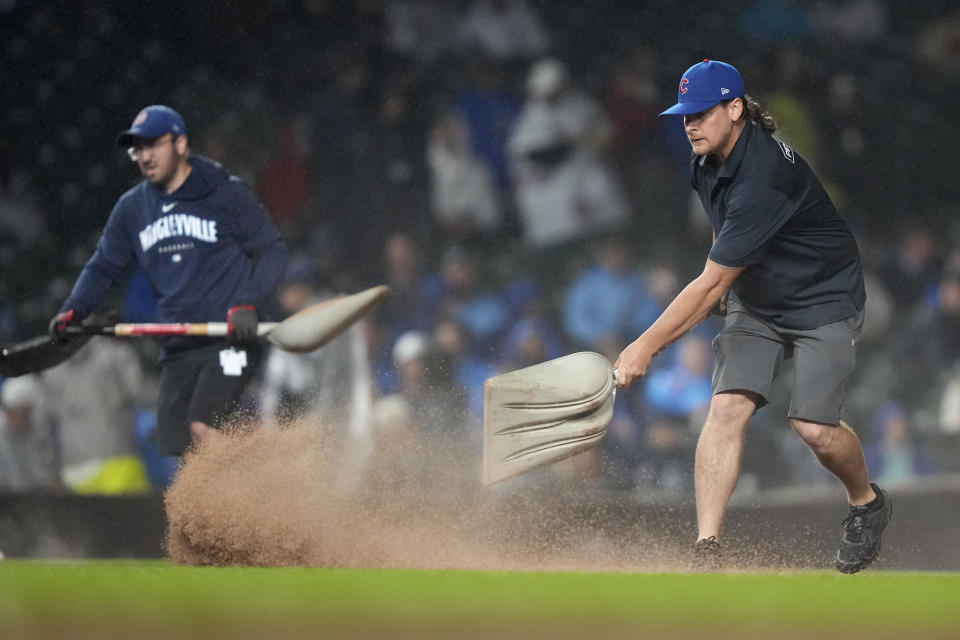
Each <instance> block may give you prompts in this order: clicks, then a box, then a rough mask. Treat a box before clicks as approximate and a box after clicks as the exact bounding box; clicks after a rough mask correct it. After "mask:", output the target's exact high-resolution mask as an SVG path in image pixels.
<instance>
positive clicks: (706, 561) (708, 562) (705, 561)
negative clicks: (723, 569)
mask: <svg viewBox="0 0 960 640" xmlns="http://www.w3.org/2000/svg"><path fill="white" fill-rule="evenodd" d="M721 559H722V555H721V553H720V543H719V542H717V537H716V536H710V537H709V538H701V539H699V540H697V542H696V543H695V544H694V545H693V568H694V569H695V570H697V571H717V570H718V569H720V565H721Z"/></svg>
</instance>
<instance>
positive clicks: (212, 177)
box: [151, 154, 232, 200]
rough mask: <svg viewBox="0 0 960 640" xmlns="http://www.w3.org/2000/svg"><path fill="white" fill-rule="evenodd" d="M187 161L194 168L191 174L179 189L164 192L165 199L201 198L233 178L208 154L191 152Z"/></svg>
mask: <svg viewBox="0 0 960 640" xmlns="http://www.w3.org/2000/svg"><path fill="white" fill-rule="evenodd" d="M187 162H189V163H190V166H191V167H192V169H193V170H192V171H191V172H190V175H188V176H187V179H186V180H185V181H184V182H183V184H182V185H180V188H179V189H177V190H176V191H174V192H173V193H170V194H167V193H163V197H164V199H170V200H199V199H200V198H204V197H206V196H207V195H209V194H210V193H211V192H212V191H213V190H214V189H216V188H217V186H218V185H220V184H222V183H223V182H226V181H227V180H230V179H231V178H232V176H231V175H230V173H229V172H228V171H227V170H226V169H224V168H223V166H222V165H221V164H220V163H219V162H217V161H216V160H211V159H210V158H207V157H206V156H201V155H197V154H190V156H189V157H188V158H187ZM151 186H152V185H151ZM153 188H155V189H157V190H158V191H161V193H162V190H160V189H159V188H158V187H153Z"/></svg>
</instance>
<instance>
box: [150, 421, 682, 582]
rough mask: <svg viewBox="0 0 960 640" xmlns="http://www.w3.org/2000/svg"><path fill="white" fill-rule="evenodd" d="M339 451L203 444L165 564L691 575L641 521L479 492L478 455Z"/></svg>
mask: <svg viewBox="0 0 960 640" xmlns="http://www.w3.org/2000/svg"><path fill="white" fill-rule="evenodd" d="M347 449H349V448H347ZM345 450H346V449H345V448H344V446H343V443H342V442H337V441H335V440H334V439H333V438H331V437H330V436H329V435H328V434H325V432H324V431H323V430H322V429H319V428H318V427H317V425H311V424H307V423H299V424H296V425H294V426H291V427H288V428H285V429H283V430H279V431H265V430H262V429H233V430H228V431H227V432H225V433H223V434H218V436H217V437H214V438H211V439H208V440H207V441H205V442H203V443H202V444H201V445H200V446H198V447H197V448H196V449H194V450H193V451H191V452H189V453H188V454H187V455H186V456H185V458H184V464H183V466H182V468H181V470H180V472H179V474H178V475H177V478H176V480H175V482H174V483H173V485H172V486H171V487H170V488H169V489H168V491H167V493H166V495H165V506H166V511H167V518H168V530H167V537H166V547H167V553H168V555H169V557H170V558H171V559H172V560H173V561H175V562H177V563H181V564H186V565H241V566H326V567H334V566H335V567H409V568H472V569H522V570H590V571H598V570H607V571H676V570H683V569H685V568H686V566H687V564H686V563H687V560H686V558H685V556H686V554H685V553H681V552H679V550H678V548H677V547H676V545H671V544H670V543H669V542H665V539H669V538H670V536H663V535H661V532H650V531H648V530H647V528H646V527H645V526H644V522H643V518H642V514H638V517H637V518H636V520H635V521H634V522H633V523H632V524H629V525H624V524H623V523H622V520H623V518H622V517H621V518H612V517H608V516H609V514H607V513H605V510H604V508H602V507H591V508H587V509H586V510H584V508H583V507H582V503H581V506H580V507H576V508H574V507H571V504H570V501H569V500H563V499H557V497H556V496H555V494H556V492H555V491H535V490H534V491H522V490H519V491H512V492H511V491H509V490H505V489H503V488H502V487H496V488H494V490H490V489H484V488H482V487H481V486H480V484H479V476H480V470H479V465H480V461H479V455H477V453H476V452H474V453H473V455H472V456H471V455H467V454H464V453H462V452H460V453H458V451H457V448H456V447H444V446H443V445H442V444H440V443H437V442H432V443H431V446H430V447H423V446H409V443H407V444H404V443H398V442H393V443H390V446H388V447H386V448H385V449H384V450H381V451H374V452H373V453H372V454H370V455H368V456H365V457H364V459H363V461H362V462H350V459H351V456H349V455H345V454H344V451H345ZM548 496H553V497H548ZM614 521H618V522H619V523H620V524H617V525H615V526H609V527H608V526H607V525H606V524H605V523H609V522H614ZM687 547H688V545H683V549H686V548H687Z"/></svg>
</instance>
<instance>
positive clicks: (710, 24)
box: [0, 0, 960, 493]
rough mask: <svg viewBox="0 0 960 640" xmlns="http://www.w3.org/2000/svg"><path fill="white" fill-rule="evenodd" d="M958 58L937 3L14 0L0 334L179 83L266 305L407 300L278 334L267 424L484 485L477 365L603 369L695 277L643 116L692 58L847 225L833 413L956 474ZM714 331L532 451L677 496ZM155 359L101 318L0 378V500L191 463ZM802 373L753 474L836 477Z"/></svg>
mask: <svg viewBox="0 0 960 640" xmlns="http://www.w3.org/2000/svg"><path fill="white" fill-rule="evenodd" d="M958 47H960V11H958V9H957V8H956V6H955V4H954V3H952V2H947V1H945V0H933V1H930V2H922V3H900V2H894V1H892V0H836V1H833V2H794V1H790V0H756V1H753V0H744V1H741V2H731V3H708V4H706V5H704V4H703V3H693V2H675V1H673V0H669V1H668V0H648V1H627V0H611V1H608V2H598V1H584V2H553V1H550V2H548V1H546V0H543V1H536V0H451V1H447V0H356V1H354V2H348V1H341V0H275V1H271V2H264V1H261V0H237V1H235V2H230V3H223V2H218V1H216V0H194V1H193V2H178V1H174V2H165V3H130V2H121V1H119V0H117V1H115V2H114V1H108V0H77V1H75V2H31V1H26V0H25V1H21V2H17V1H16V0H7V1H6V2H0V78H2V82H0V101H2V109H0V119H2V124H0V269H2V274H3V275H2V277H0V340H2V342H3V343H4V344H9V343H13V342H16V341H19V340H23V339H27V338H30V337H32V336H35V335H38V334H41V333H43V332H44V331H45V329H46V321H47V320H48V319H49V318H50V317H51V316H52V315H53V314H54V313H55V312H56V310H57V305H59V304H60V302H61V301H62V300H63V299H64V298H65V297H66V294H67V288H68V287H69V286H70V284H71V283H72V282H73V280H74V279H75V277H76V274H77V273H78V271H79V268H80V267H81V266H82V264H83V261H84V260H86V258H87V257H88V256H89V255H90V254H91V252H92V249H93V246H94V244H95V242H96V239H97V237H98V234H99V230H100V229H101V228H102V226H103V224H104V222H105V220H106V216H107V214H108V213H109V211H110V208H111V207H112V205H113V203H114V201H115V200H116V198H117V197H118V196H119V195H120V194H121V193H122V192H123V191H124V190H125V189H127V188H128V187H129V186H130V185H132V184H133V183H134V182H135V181H137V180H138V179H139V176H138V174H137V171H136V167H135V165H133V164H131V163H130V161H129V160H128V159H127V157H126V155H125V154H124V153H123V151H122V150H119V149H117V148H116V147H115V146H114V139H115V136H116V134H117V133H118V132H119V131H120V130H121V129H124V128H126V127H127V126H128V125H129V122H130V120H131V118H132V117H133V116H134V115H135V114H136V113H137V111H138V110H139V109H140V108H142V107H143V106H145V105H148V104H156V103H163V104H167V105H169V106H171V107H173V108H175V109H177V110H178V111H180V113H181V114H183V116H184V118H185V120H186V122H187V124H188V128H189V131H190V137H189V139H190V143H191V147H192V149H193V150H194V151H195V152H198V153H202V154H204V155H208V156H210V157H212V158H214V159H217V160H219V161H221V162H222V163H223V164H224V165H225V166H227V167H228V168H229V169H230V170H231V171H233V172H234V173H236V174H238V175H239V176H241V177H242V178H244V179H245V180H247V181H248V182H249V183H250V184H251V185H253V186H254V187H255V189H256V191H257V193H258V195H259V197H260V199H261V200H262V202H263V203H264V205H265V206H266V208H267V209H268V210H269V212H270V213H271V214H272V215H273V216H274V218H275V220H276V222H277V223H278V225H279V226H280V228H281V230H282V232H283V234H284V236H285V238H286V240H287V242H288V243H289V245H290V247H291V254H292V255H293V258H292V260H291V262H290V265H289V267H288V269H287V274H286V276H285V278H284V282H283V285H282V287H281V289H280V290H279V291H278V295H277V302H276V308H275V309H274V310H272V313H273V315H274V319H279V318H282V317H284V316H285V315H288V314H289V313H292V312H294V311H296V310H297V309H299V308H302V307H303V306H305V305H307V304H310V303H311V302H314V301H317V300H322V299H324V298H327V297H329V296H331V295H335V294H337V293H343V292H354V291H358V290H360V289H361V288H364V287H367V286H372V285H374V284H380V283H385V284H388V285H390V287H391V288H392V289H393V291H394V294H395V295H394V297H393V299H392V300H391V301H390V302H389V304H387V305H386V306H385V307H383V308H381V309H380V310H379V311H378V313H376V314H375V315H373V316H371V317H370V318H368V319H367V320H365V321H364V322H362V323H360V324H358V325H357V326H356V327H354V328H353V329H351V330H350V331H348V332H347V333H345V334H344V335H343V336H341V337H340V338H338V339H337V340H336V341H335V342H333V343H331V344H330V345H329V346H328V347H325V348H323V349H321V350H319V351H317V352H315V353H314V354H310V355H307V356H300V355H292V354H287V353H283V352H280V351H274V352H273V353H272V354H271V356H270V357H269V359H268V360H267V362H266V363H265V366H264V367H263V370H262V372H261V373H260V374H259V375H258V377H257V381H256V385H255V386H254V387H252V388H251V390H250V394H249V396H250V398H249V402H250V406H251V408H252V409H254V410H256V411H258V412H259V414H260V416H261V420H262V424H263V426H264V428H278V427H282V425H283V424H285V423H288V422H291V421H294V420H298V419H304V418H306V419H308V420H309V419H314V420H315V421H316V422H318V423H322V424H325V425H327V426H328V428H336V429H339V430H341V431H342V432H343V435H344V437H346V438H349V439H351V441H352V442H354V445H353V448H352V449H351V451H353V452H354V453H353V454H352V455H358V456H365V457H368V458H369V457H370V456H374V458H373V459H376V458H375V456H377V455H379V454H381V453H382V452H383V450H384V449H390V450H392V451H394V452H396V451H401V450H404V449H405V448H409V450H410V451H413V450H420V451H427V452H428V453H427V454H426V455H430V453H429V452H430V451H431V450H432V451H441V450H446V449H443V447H446V446H450V447H453V449H454V450H456V451H459V452H460V453H461V454H463V458H462V459H463V460H465V461H467V462H466V468H468V469H469V471H470V473H473V472H474V471H475V472H476V476H475V477H476V478H477V479H478V478H479V460H480V436H481V427H480V425H481V420H482V412H483V407H482V403H483V382H484V380H485V379H486V378H488V377H489V376H491V375H495V374H496V373H499V372H504V371H510V370H514V369H517V368H520V367H524V366H527V365H531V364H535V363H538V362H542V361H544V360H547V359H550V358H554V357H558V356H560V355H564V354H566V353H571V352H573V351H578V350H593V351H598V352H600V353H602V354H604V355H606V356H608V357H609V358H610V359H611V360H613V359H615V358H616V356H617V354H618V353H619V352H620V350H621V349H622V348H623V347H624V346H625V345H626V344H627V343H628V342H629V341H630V340H632V339H633V338H635V337H636V336H637V335H639V334H640V333H641V332H642V331H643V330H644V329H645V328H646V327H647V326H648V325H649V324H650V323H651V322H652V321H653V320H654V319H655V318H656V317H657V316H658V314H659V313H660V312H661V311H662V309H663V307H664V305H665V303H667V302H669V300H671V299H672V296H673V295H675V294H676V293H677V291H678V288H679V287H682V286H683V285H684V284H685V283H686V282H687V281H688V280H689V279H690V278H692V277H693V276H695V275H696V274H697V273H699V270H700V269H701V268H702V265H703V261H704V259H705V256H706V253H707V250H708V247H709V243H710V229H709V227H708V225H707V221H706V217H705V216H704V215H703V212H702V210H701V209H700V205H699V202H698V201H697V200H695V198H694V194H693V193H692V191H691V190H690V188H689V145H688V143H687V141H686V138H685V136H684V133H683V130H682V127H681V126H680V124H679V122H678V121H677V120H675V119H661V118H658V117H657V114H658V113H659V112H660V111H661V110H662V109H663V108H665V107H666V106H668V105H669V104H671V103H672V101H673V98H674V96H673V93H674V91H675V86H676V81H677V78H678V77H679V74H680V73H681V72H682V71H683V69H685V68H687V67H688V66H690V65H691V64H693V63H694V62H696V61H698V60H700V59H702V58H705V57H711V58H717V59H721V60H725V61H728V62H730V63H733V64H734V65H736V66H737V67H738V68H739V69H740V71H741V72H742V74H743V75H744V79H745V83H746V86H747V90H748V91H749V92H750V93H752V94H753V95H754V96H755V97H757V98H759V99H760V101H761V102H762V103H763V104H764V105H765V106H767V107H768V108H770V110H771V111H772V112H773V114H774V115H775V116H776V117H777V118H778V121H779V129H778V132H779V133H778V135H779V136H781V137H783V138H784V139H786V141H788V142H789V143H790V144H791V145H792V146H794V147H795V148H796V149H797V150H798V151H799V152H800V153H801V154H802V155H803V156H804V157H805V158H806V159H807V160H808V161H809V162H810V163H811V165H813V166H814V168H815V170H816V171H817V173H818V174H819V175H820V176H821V178H822V179H823V180H824V183H825V184H826V185H827V186H828V188H829V191H830V194H831V196H832V198H833V200H834V202H835V204H836V205H837V207H838V209H839V210H840V211H841V213H842V215H843V216H844V217H845V219H846V220H847V221H848V223H849V224H850V225H851V227H852V228H853V230H854V232H855V234H856V236H857V239H858V241H859V243H860V248H861V253H862V256H863V259H864V265H865V271H866V277H867V291H868V303H867V305H868V308H867V324H866V326H865V329H864V335H863V338H862V342H861V344H860V348H859V356H858V357H859V362H858V372H857V375H856V377H855V379H854V380H852V381H851V385H850V389H849V396H848V401H847V406H846V414H847V415H846V417H847V420H848V422H849V423H850V424H851V426H852V427H853V428H854V429H855V430H856V431H857V433H858V434H859V436H860V437H861V439H862V440H863V441H864V449H865V452H866V454H867V456H868V458H869V459H868V464H869V466H870V470H871V473H872V474H873V475H874V477H875V478H876V479H877V481H878V482H880V483H881V484H883V485H884V486H888V485H890V486H893V485H895V483H897V482H910V481H913V480H915V479H917V478H918V477H921V476H924V475H927V474H931V473H936V472H951V471H954V472H955V471H960V233H958V232H960V226H958V225H957V223H956V222H955V219H957V216H956V215H955V214H956V212H957V210H958V207H960V204H958V202H960V201H958V199H957V187H956V184H957V183H956V176H955V172H956V166H955V163H954V162H952V161H951V160H950V159H951V158H952V157H953V151H954V150H955V149H956V148H958V145H957V142H958V137H960V133H958V131H960V130H958V129H957V127H956V126H955V125H954V120H955V118H954V117H953V116H954V113H953V112H954V111H955V107H956V104H957V100H958V98H960V62H958V57H957V55H956V53H957V51H958ZM152 303H153V301H152V292H151V291H150V287H149V284H148V283H147V282H146V281H145V278H144V277H143V275H142V274H139V273H133V274H131V276H130V281H129V283H127V284H126V285H125V286H124V287H121V288H120V290H119V292H118V295H117V296H116V299H115V300H114V301H113V308H115V309H117V310H119V311H120V312H121V315H122V316H123V317H124V319H126V320H127V321H131V322H144V321H149V320H150V319H151V313H152ZM197 320H198V321H201V320H207V319H197ZM210 320H213V319H210ZM716 322H717V320H716V319H710V320H708V321H706V322H705V323H704V324H703V325H701V326H700V327H698V328H697V329H696V330H695V331H694V332H692V333H691V334H690V335H689V336H687V337H686V338H684V339H683V340H681V341H680V342H678V343H677V344H676V345H674V346H673V347H671V348H670V349H669V350H667V351H666V352H665V353H664V354H662V355H661V356H660V357H659V358H658V359H657V360H656V362H655V367H654V368H653V370H652V371H651V372H650V373H649V375H647V376H646V378H645V379H644V380H643V381H642V383H641V384H636V385H634V386H633V387H631V389H630V390H629V391H628V392H623V393H620V394H618V397H617V403H616V413H615V416H614V420H613V423H612V424H611V426H610V430H609V434H608V436H607V437H606V438H605V439H604V441H603V444H602V447H600V448H599V449H597V450H596V451H594V452H592V453H590V454H586V455H583V456H579V457H577V458H574V459H573V460H571V461H570V463H569V464H566V465H557V467H556V468H555V469H552V470H551V471H550V473H554V474H568V475H571V476H577V477H579V478H582V480H583V482H586V483H593V484H596V485H597V486H602V487H605V488H615V489H618V490H625V491H633V490H646V491H649V490H660V491H663V492H666V493H669V492H684V491H686V490H687V489H688V488H689V487H690V486H691V484H692V461H693V453H692V452H693V446H694V444H695V442H696V438H697V433H698V430H699V428H700V425H701V424H702V420H703V417H704V411H705V409H706V407H707V405H708V403H709V397H710V375H711V370H712V351H711V346H710V340H711V338H712V336H713V335H714V333H715V331H716V330H717V324H716ZM153 355H154V354H153V353H152V350H151V346H150V343H149V342H147V341H145V340H144V341H129V342H126V341H121V340H115V341H111V340H109V339H105V338H96V339H94V340H92V341H91V342H90V343H89V344H88V345H87V346H85V347H84V349H83V350H81V351H80V352H79V353H78V354H77V355H76V356H75V357H74V358H72V359H71V360H70V361H68V362H66V363H64V364H62V365H60V366H58V367H56V368H54V369H51V370H48V371H46V372H44V373H43V374H42V375H38V376H26V377H20V378H12V379H8V380H6V381H4V382H3V385H2V389H0V391H2V413H0V490H30V489H49V490H71V491H77V492H81V493H84V492H86V493H91V492H92V493H129V492H138V491H146V490H150V489H151V488H157V487H162V486H164V485H165V484H166V483H167V482H169V480H170V478H171V477H172V474H173V473H175V470H176V461H174V460H170V459H165V458H160V457H158V456H156V455H155V454H154V453H152V452H151V445H150V438H149V434H150V429H151V426H152V403H153V402H154V397H155V389H154V385H155V376H154V374H153V369H152V366H151V358H152V357H153ZM789 375H790V373H789V369H788V370H787V371H786V372H785V373H784V375H783V380H782V381H781V382H782V383H781V384H780V385H779V387H778V390H779V391H778V392H777V393H778V394H779V395H777V394H775V397H773V398H771V403H770V405H769V406H768V407H766V408H764V409H763V410H761V411H760V412H758V413H757V415H756V416H755V418H754V420H753V425H752V427H751V429H750V431H749V432H748V437H747V451H746V453H745V459H744V470H745V473H746V476H747V478H748V481H747V483H748V484H749V483H750V482H753V484H754V485H755V486H757V487H760V488H769V487H783V486H790V485H793V484H798V483H810V482H813V483H817V482H823V483H827V482H830V477H829V475H828V474H826V472H823V471H822V470H820V469H819V467H818V466H817V464H816V461H815V460H814V459H813V457H812V456H810V455H809V452H807V451H806V449H805V448H804V447H803V446H802V443H801V442H800V441H799V440H798V439H796V438H795V437H794V436H793V435H792V434H791V433H790V430H789V429H787V428H786V424H787V423H786V419H785V417H784V416H785V415H786V403H787V396H788V394H787V393H786V392H785V390H786V389H787V388H788V387H787V385H788V383H789ZM417 443H420V445H419V449H418V445H417ZM424 443H426V444H424ZM384 464H386V463H384ZM391 464H397V465H401V466H402V465H403V464H404V462H403V461H402V460H401V461H399V462H398V461H397V460H393V462H392V463H391ZM411 473H413V472H412V471H411Z"/></svg>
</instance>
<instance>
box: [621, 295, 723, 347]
mask: <svg viewBox="0 0 960 640" xmlns="http://www.w3.org/2000/svg"><path fill="white" fill-rule="evenodd" d="M726 291H727V288H726V286H724V285H723V284H721V283H713V282H705V281H704V280H703V279H702V278H697V279H696V280H694V281H692V282H691V283H690V284H688V285H687V286H686V287H684V289H683V291H681V292H680V293H679V294H677V297H676V298H674V300H673V302H671V303H670V305H669V306H668V307H667V308H666V309H665V310H664V312H663V313H662V314H660V317H659V318H657V321H656V322H654V323H653V324H652V325H650V328H649V329H647V330H646V331H644V332H643V335H641V336H640V338H639V340H641V341H643V342H644V343H646V344H647V345H649V347H650V350H651V352H653V353H654V354H656V353H660V352H661V351H663V350H664V349H666V348H667V347H669V346H670V345H671V344H673V343H674V342H676V341H677V340H679V339H680V338H681V337H683V336H684V335H685V334H686V333H687V332H688V331H690V330H691V329H693V328H694V327H695V326H697V325H698V324H700V322H702V321H703V320H704V319H705V318H706V317H707V316H708V315H709V314H710V309H712V308H713V307H714V305H716V304H717V302H718V301H719V300H720V298H722V297H723V295H724V294H725V293H726Z"/></svg>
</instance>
